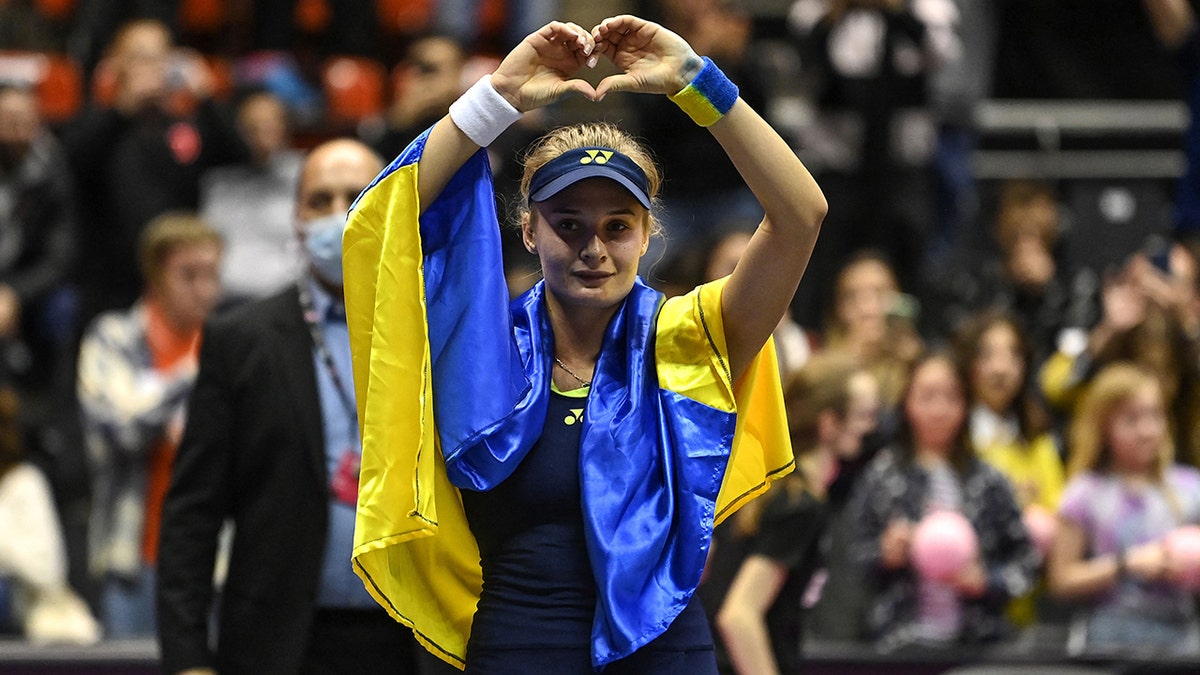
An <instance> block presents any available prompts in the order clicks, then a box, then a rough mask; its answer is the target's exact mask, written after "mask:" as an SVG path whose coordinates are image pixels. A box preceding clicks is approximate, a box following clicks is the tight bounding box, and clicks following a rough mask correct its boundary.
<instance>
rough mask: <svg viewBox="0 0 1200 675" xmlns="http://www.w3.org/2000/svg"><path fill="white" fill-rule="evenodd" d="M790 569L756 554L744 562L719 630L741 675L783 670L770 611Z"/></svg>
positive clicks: (724, 605) (727, 598) (723, 607)
mask: <svg viewBox="0 0 1200 675" xmlns="http://www.w3.org/2000/svg"><path fill="white" fill-rule="evenodd" d="M787 575H788V571H787V568H786V567H784V566H783V565H780V564H779V563H778V562H776V561H774V560H772V559H770V558H768V557H766V556H761V555H753V556H750V557H749V558H747V559H746V561H745V562H744V563H742V567H741V569H740V570H738V573H737V576H736V577H734V580H733V585H732V586H730V587H729V593H728V594H727V595H726V596H725V602H724V603H722V604H721V611H720V612H719V613H718V614H717V629H718V630H719V631H720V632H721V639H722V640H724V641H725V648H726V650H727V651H728V652H729V659H730V661H731V662H732V663H733V668H734V671H736V672H737V673H738V674H739V675H749V674H751V673H753V674H754V675H774V674H775V673H778V672H779V667H778V664H776V663H775V654H774V651H773V650H772V647H771V636H770V634H769V633H768V631H767V621H766V617H767V611H768V610H770V609H771V605H773V604H775V599H776V598H777V597H779V591H780V589H782V588H783V584H784V582H786V581H787Z"/></svg>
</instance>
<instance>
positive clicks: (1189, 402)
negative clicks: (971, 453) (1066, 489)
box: [1038, 245, 1200, 465]
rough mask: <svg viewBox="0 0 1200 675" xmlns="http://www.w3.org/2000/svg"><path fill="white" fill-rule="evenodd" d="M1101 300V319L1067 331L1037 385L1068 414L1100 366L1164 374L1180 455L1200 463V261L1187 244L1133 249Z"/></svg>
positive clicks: (1054, 406)
mask: <svg viewBox="0 0 1200 675" xmlns="http://www.w3.org/2000/svg"><path fill="white" fill-rule="evenodd" d="M1159 265H1162V267H1165V268H1166V269H1162V267H1160V266H1159ZM1101 300H1102V302H1101V304H1102V310H1101V316H1100V320H1099V321H1098V322H1097V323H1096V325H1094V326H1093V327H1092V328H1091V329H1090V330H1088V331H1086V332H1085V331H1083V330H1082V329H1080V330H1073V331H1065V332H1064V336H1063V337H1062V338H1061V339H1060V340H1059V346H1058V349H1057V350H1056V351H1055V352H1054V354H1052V355H1051V356H1050V357H1049V358H1048V359H1047V360H1046V362H1045V363H1044V364H1043V365H1042V367H1041V370H1040V372H1039V373H1038V385H1039V387H1040V388H1041V392H1042V394H1043V396H1044V397H1045V399H1046V401H1047V403H1049V404H1050V406H1051V407H1052V409H1053V411H1054V412H1056V413H1057V414H1058V415H1060V416H1061V417H1063V418H1067V419H1069V418H1070V417H1071V416H1072V415H1073V411H1074V409H1075V407H1076V403H1077V401H1078V400H1079V399H1080V398H1081V395H1082V394H1083V392H1085V391H1086V389H1087V387H1088V386H1089V382H1090V381H1091V378H1092V376H1093V375H1094V374H1095V373H1096V372H1098V371H1099V370H1100V369H1101V368H1103V367H1104V366H1105V365H1107V364H1109V363H1113V362H1115V361H1132V362H1134V363H1137V364H1139V365H1141V366H1142V367H1144V368H1146V369H1147V370H1149V371H1150V372H1152V373H1154V374H1155V375H1156V376H1157V377H1158V378H1159V383H1160V385H1161V386H1162V391H1163V400H1164V401H1165V402H1166V406H1167V415H1168V424H1169V428H1170V429H1171V436H1172V438H1174V439H1175V448H1176V453H1177V455H1178V457H1179V459H1180V460H1182V461H1185V462H1188V463H1191V464H1193V465H1200V372H1198V370H1197V369H1198V367H1200V362H1198V361H1197V349H1198V348H1200V343H1198V342H1197V338H1198V337H1200V297H1198V296H1197V265H1196V260H1195V259H1194V258H1193V257H1192V256H1191V254H1190V253H1189V251H1188V249H1187V248H1186V247H1184V246H1181V245H1175V246H1172V247H1171V248H1170V250H1169V251H1168V252H1167V253H1166V255H1165V256H1163V259H1161V260H1159V261H1158V262H1152V261H1151V259H1150V258H1149V257H1147V256H1146V255H1145V254H1143V253H1137V254H1134V255H1133V256H1132V257H1131V258H1130V259H1129V260H1128V261H1126V262H1125V263H1124V264H1123V265H1122V266H1121V267H1120V268H1119V269H1118V270H1116V271H1114V272H1112V273H1110V274H1109V275H1108V277H1107V278H1106V279H1105V281H1104V287H1103V290H1102V298H1101Z"/></svg>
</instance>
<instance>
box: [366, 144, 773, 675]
mask: <svg viewBox="0 0 1200 675" xmlns="http://www.w3.org/2000/svg"><path fill="white" fill-rule="evenodd" d="M427 137H428V136H427V133H426V134H423V135H422V136H421V137H420V138H418V139H417V140H415V141H414V142H413V143H412V144H411V145H410V146H409V147H408V148H407V149H406V150H405V151H404V152H403V153H402V154H401V155H400V157H398V158H397V159H396V160H395V161H394V162H393V163H392V164H391V165H389V166H388V167H387V168H386V169H385V170H384V171H383V173H381V174H380V176H379V177H378V178H376V180H375V181H374V182H373V183H372V185H371V186H370V187H369V188H368V189H367V190H366V191H364V193H363V195H362V196H360V197H359V199H358V201H357V202H356V204H355V205H354V207H353V208H352V209H351V217H350V222H349V225H348V227H347V230H346V235H345V238H344V244H343V247H344V262H345V287H346V311H347V318H348V321H349V326H350V338H351V349H352V353H353V357H354V382H355V393H356V396H357V401H358V414H359V422H360V426H361V428H362V439H363V457H362V468H361V474H360V488H359V502H358V519H357V526H356V529H355V546H354V552H353V560H354V565H355V570H356V572H357V573H358V574H359V576H360V577H361V578H362V579H363V581H364V583H365V584H366V586H367V589H368V590H369V591H370V592H371V594H372V595H373V596H374V597H375V599H376V600H378V601H379V603H380V604H381V605H382V606H383V607H385V608H386V609H387V610H388V611H389V613H391V615H392V616H393V617H394V618H396V619H397V620H398V621H400V622H402V623H404V624H405V625H407V626H411V627H412V628H413V631H414V633H415V634H416V636H417V638H418V640H420V641H421V642H422V644H424V645H425V646H426V648H428V649H429V650H430V651H432V652H433V653H435V654H437V655H438V656H440V657H441V658H443V659H445V660H446V661H448V662H450V663H452V664H454V665H456V666H458V667H460V668H461V667H463V666H464V663H465V661H464V657H465V654H466V644H467V640H468V638H469V636H470V628H471V619H472V616H473V614H474V611H475V605H476V602H477V600H478V597H479V592H480V588H481V586H482V579H481V572H480V566H479V549H478V546H477V545H476V543H475V539H474V537H473V536H472V534H471V532H470V530H469V529H468V527H467V522H466V517H465V514H464V512H463V507H462V502H461V499H460V497H459V492H458V490H459V488H464V489H487V488H489V487H491V486H493V485H495V484H496V483H498V482H499V481H501V480H503V479H504V478H505V477H507V475H508V474H509V473H511V471H512V470H513V469H514V468H515V467H516V465H517V464H518V463H519V462H520V460H521V458H522V457H524V454H525V453H526V452H527V451H528V450H529V447H530V446H531V445H532V443H533V441H535V440H536V438H537V435H538V434H540V432H541V429H542V426H543V422H544V417H545V401H546V398H547V397H548V391H549V384H548V383H549V366H548V363H549V359H550V353H549V351H548V349H547V345H548V344H551V343H550V342H548V341H547V336H546V334H545V333H546V331H545V330H544V311H543V310H542V305H543V303H542V302H541V300H540V294H541V293H543V292H544V289H543V287H542V286H541V285H540V284H539V285H538V286H537V287H535V289H534V290H533V291H531V292H530V294H527V295H526V296H524V297H523V298H520V299H518V300H517V301H515V302H513V303H512V305H511V307H510V305H509V302H508V297H507V286H506V284H505V281H504V275H503V265H502V260H501V254H500V251H501V247H500V240H499V230H498V227H497V217H496V210H495V197H494V194H493V191H492V181H491V174H490V170H489V167H488V162H487V156H486V154H485V152H484V151H480V152H479V153H477V154H476V155H475V156H474V157H472V158H471V160H469V161H468V162H467V163H466V164H465V165H464V166H463V167H462V169H460V170H459V172H458V173H457V174H456V175H455V176H454V178H453V179H452V180H451V182H450V183H449V185H448V186H447V187H446V189H445V190H444V191H443V193H442V194H441V195H440V196H439V197H438V199H437V200H435V201H434V203H433V204H430V205H429V206H428V208H426V209H425V212H424V213H423V214H421V213H420V208H419V206H420V205H419V204H418V202H417V172H418V168H419V167H418V162H419V160H420V156H421V152H422V150H423V148H424V144H425V141H426V139H427ZM723 286H724V282H723V281H719V282H714V283H713V284H708V285H705V286H702V287H700V288H699V289H697V290H696V291H693V292H692V293H690V294H688V295H686V296H683V297H680V298H672V299H670V300H666V301H665V302H664V301H663V299H662V297H661V296H660V295H659V294H657V293H656V292H654V291H652V290H651V289H649V288H648V287H646V286H644V285H642V284H641V283H640V282H639V283H638V284H637V285H636V286H635V288H634V292H633V293H631V295H630V299H629V300H627V302H626V303H625V305H624V306H623V307H622V309H621V310H620V312H619V313H618V316H617V317H616V318H614V320H613V322H612V325H610V326H609V329H608V332H607V334H606V339H605V348H604V350H603V352H602V354H601V358H600V360H599V361H598V363H597V374H596V379H595V380H594V382H593V390H592V393H591V395H590V396H589V402H588V404H587V405H588V411H587V413H586V415H585V428H584V431H583V434H584V437H583V441H582V445H581V449H580V462H581V470H582V471H583V474H582V475H584V476H585V479H584V501H585V519H586V521H587V523H586V528H587V534H588V547H589V552H590V557H591V558H592V560H593V561H598V564H595V565H594V567H595V569H594V574H595V576H596V583H597V594H598V606H597V615H596V619H595V623H594V629H593V644H592V649H593V662H594V663H595V664H596V665H602V664H604V663H608V662H610V661H612V660H615V659H618V658H621V657H623V656H626V655H628V654H629V653H631V652H632V651H634V650H635V649H637V648H638V647H640V646H641V645H643V644H645V643H646V642H648V641H650V640H652V639H653V638H654V637H656V636H657V635H658V634H660V633H661V632H662V631H663V630H665V628H666V626H667V625H669V623H670V621H671V620H672V619H673V618H674V616H675V615H676V614H678V612H679V611H680V610H682V608H683V606H685V605H686V604H687V601H688V600H689V599H690V597H691V595H692V593H693V591H694V590H695V587H696V585H697V584H698V583H699V577H700V573H701V572H702V570H703V565H704V558H705V554H706V552H707V550H708V546H709V542H710V538H711V533H712V527H713V526H714V524H715V522H719V521H720V520H721V519H723V518H724V517H726V516H728V515H729V514H730V513H732V512H733V511H735V510H736V509H737V508H738V507H739V506H740V505H741V504H743V503H745V502H746V501H748V500H749V499H751V498H753V497H754V496H756V495H758V494H761V493H762V492H764V491H765V490H766V488H767V485H768V483H769V482H770V481H771V480H773V479H774V478H778V477H781V476H783V475H785V474H786V473H787V472H788V471H790V470H791V468H792V467H793V459H792V452H791V446H790V443H789V441H788V434H787V426H786V417H785V414H784V408H783V401H782V391H781V387H780V383H779V373H778V368H777V366H776V361H775V354H774V347H773V345H772V344H771V343H770V342H768V344H767V345H766V347H765V348H764V349H763V351H762V352H761V353H760V354H759V356H758V357H757V358H756V359H755V361H754V362H753V364H752V365H751V366H750V368H749V369H748V371H747V372H746V373H745V374H744V375H743V376H742V377H741V378H740V379H739V380H738V381H737V382H736V384H735V383H734V382H733V381H732V379H731V377H730V373H729V371H728V368H727V365H726V360H725V357H724V354H725V353H726V349H725V343H724V330H723V325H722V323H721V311H720V297H721V290H722V288H723ZM638 364H643V365H644V366H645V368H641V367H640V366H639V365H638ZM620 439H633V440H629V441H628V442H626V441H624V440H620ZM616 467H626V471H627V472H628V473H627V474H622V475H623V476H626V477H628V478H630V479H631V480H622V481H613V480H603V481H589V480H587V478H586V477H587V476H588V475H598V476H607V477H608V478H609V479H611V477H612V473H611V472H612V471H613V470H614V469H615V468H616ZM629 467H633V471H631V472H630V471H628V469H629ZM633 478H636V479H637V480H632V479H633ZM662 506H665V507H666V512H665V513H664V512H663V509H662V508H660V507H662ZM628 514H633V515H632V516H630V515H628ZM633 533H638V534H637V536H636V538H635V539H634V543H635V546H634V549H635V550H634V551H632V553H631V552H630V549H629V544H630V536H629V535H631V534H633ZM617 548H620V550H621V554H620V556H618V555H616V554H615V551H616V550H617ZM606 561H611V562H613V563H614V564H612V565H608V564H606ZM617 562H619V563H620V564H615V563H617Z"/></svg>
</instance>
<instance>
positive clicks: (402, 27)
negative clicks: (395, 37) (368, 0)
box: [375, 0, 434, 35]
mask: <svg viewBox="0 0 1200 675" xmlns="http://www.w3.org/2000/svg"><path fill="white" fill-rule="evenodd" d="M433 8H434V0H376V3H375V11H376V13H377V14H378V15H379V27H380V29H381V30H383V32H384V33H387V34H400V35H404V34H412V33H419V32H421V31H422V30H424V29H426V28H428V27H429V25H430V22H431V21H432V20H433Z"/></svg>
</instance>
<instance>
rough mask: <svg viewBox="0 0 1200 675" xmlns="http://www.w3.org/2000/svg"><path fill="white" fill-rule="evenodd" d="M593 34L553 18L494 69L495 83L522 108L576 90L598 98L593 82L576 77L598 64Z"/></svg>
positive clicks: (498, 89)
mask: <svg viewBox="0 0 1200 675" xmlns="http://www.w3.org/2000/svg"><path fill="white" fill-rule="evenodd" d="M595 49H596V43H595V40H594V39H593V38H592V34H591V33H589V32H588V31H586V30H584V29H583V28H582V27H580V26H579V25H577V24H574V23H562V22H559V21H553V22H551V23H548V24H546V25H545V26H543V27H542V28H541V30H539V31H537V32H536V33H532V34H531V35H529V36H528V37H526V38H525V39H524V40H522V41H521V44H519V45H517V46H516V47H515V48H513V50H512V51H511V52H509V54H508V56H506V57H504V60H503V61H502V62H501V63H500V66H499V67H498V68H496V71H495V72H494V73H492V86H493V87H495V89H496V91H497V92H499V93H500V95H501V96H503V97H504V98H505V99H507V100H508V102H509V103H511V104H512V105H513V107H514V108H516V109H517V110H520V111H521V112H527V111H529V110H534V109H536V108H540V107H542V106H545V105H548V104H550V103H553V102H555V101H557V100H558V99H560V98H562V97H563V96H565V95H566V94H567V93H569V92H572V91H575V92H579V93H580V94H582V95H584V96H586V97H587V98H589V99H592V100H595V99H596V90H595V88H593V87H592V85H591V84H589V83H588V82H585V81H584V80H581V79H578V78H572V77H571V76H572V75H574V74H575V73H576V72H577V71H578V70H579V69H580V68H582V67H583V66H584V65H592V66H594V65H595V63H596V62H595V58H596V56H595V54H594V52H595Z"/></svg>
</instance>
